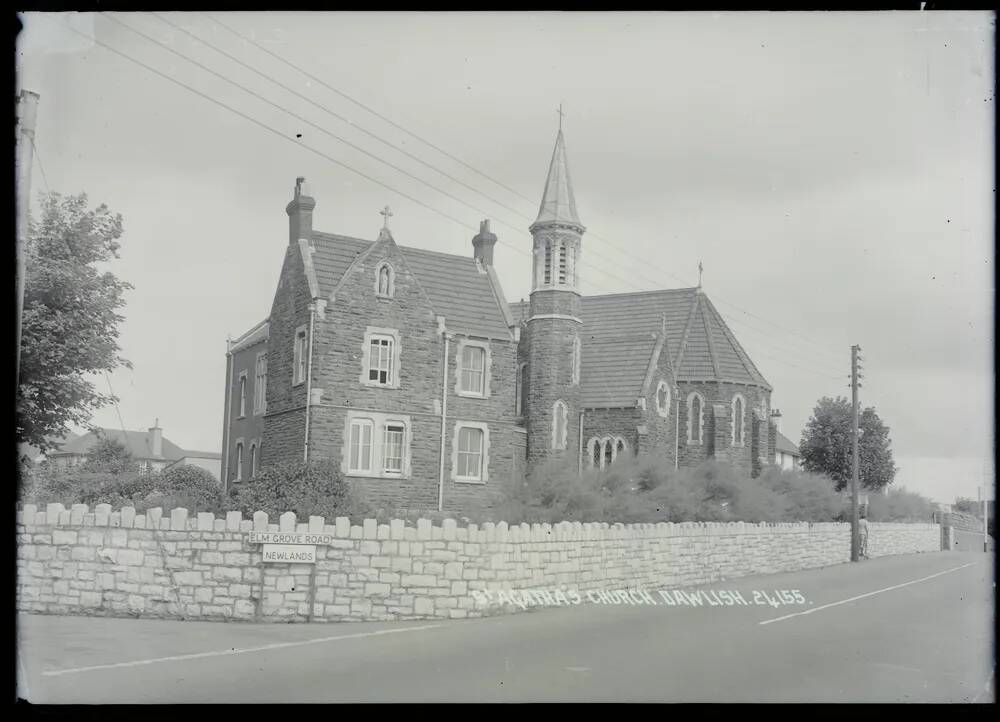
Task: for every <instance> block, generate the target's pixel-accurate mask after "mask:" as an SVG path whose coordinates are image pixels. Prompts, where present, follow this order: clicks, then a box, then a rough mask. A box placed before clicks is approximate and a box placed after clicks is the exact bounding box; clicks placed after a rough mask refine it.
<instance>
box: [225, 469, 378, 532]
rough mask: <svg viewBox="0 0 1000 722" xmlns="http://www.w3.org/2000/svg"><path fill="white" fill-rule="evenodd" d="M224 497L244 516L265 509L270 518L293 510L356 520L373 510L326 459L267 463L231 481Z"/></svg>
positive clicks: (304, 516) (300, 516) (303, 516)
mask: <svg viewBox="0 0 1000 722" xmlns="http://www.w3.org/2000/svg"><path fill="white" fill-rule="evenodd" d="M227 501H228V506H230V507H235V508H236V509H239V510H240V511H242V512H243V514H244V515H246V516H249V515H251V514H253V513H254V512H255V511H265V512H267V514H268V516H269V517H271V518H272V519H276V518H277V516H278V515H280V514H283V513H284V512H287V511H293V512H295V515H296V517H297V518H298V519H299V520H305V519H307V518H308V517H309V516H322V517H325V518H326V519H328V520H330V519H334V518H335V517H338V516H346V517H350V518H351V519H352V520H356V519H360V518H364V517H366V516H368V517H370V516H372V515H373V514H374V511H375V510H374V509H373V508H372V507H371V505H369V504H368V503H367V502H365V500H364V499H363V497H362V495H361V494H360V493H359V492H358V491H357V490H355V489H354V488H352V487H351V485H350V484H348V483H347V482H346V481H345V480H344V478H343V475H342V474H341V471H340V466H339V465H338V464H336V463H334V462H333V461H332V460H328V459H326V460H320V461H313V462H309V463H302V462H299V463H295V464H281V465H276V466H271V467H268V468H266V469H264V470H263V471H261V472H260V473H259V474H258V475H257V476H256V477H255V478H253V479H251V480H248V481H245V482H241V483H239V484H234V485H232V487H231V488H230V494H229V499H228V500H227Z"/></svg>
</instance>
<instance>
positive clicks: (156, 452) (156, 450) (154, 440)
mask: <svg viewBox="0 0 1000 722" xmlns="http://www.w3.org/2000/svg"><path fill="white" fill-rule="evenodd" d="M148 438H149V451H150V453H151V454H152V455H153V456H162V455H163V429H161V428H160V420H159V419H157V420H156V421H155V422H154V424H153V427H152V428H151V429H150V430H149V437H148Z"/></svg>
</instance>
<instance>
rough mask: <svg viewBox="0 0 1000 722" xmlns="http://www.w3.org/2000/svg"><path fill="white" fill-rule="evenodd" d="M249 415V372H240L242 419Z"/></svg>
mask: <svg viewBox="0 0 1000 722" xmlns="http://www.w3.org/2000/svg"><path fill="white" fill-rule="evenodd" d="M246 415H247V372H246V371H241V372H240V418H241V419H242V418H243V417H244V416H246Z"/></svg>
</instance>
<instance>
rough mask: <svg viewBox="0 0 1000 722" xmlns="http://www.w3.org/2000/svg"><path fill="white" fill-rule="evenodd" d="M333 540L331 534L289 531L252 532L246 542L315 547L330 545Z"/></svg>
mask: <svg viewBox="0 0 1000 722" xmlns="http://www.w3.org/2000/svg"><path fill="white" fill-rule="evenodd" d="M333 540H334V536H333V534H317V533H314V532H290V531H252V532H250V534H249V536H248V537H247V541H248V542H250V543H251V544H306V545H311V546H316V545H317V544H323V545H329V544H332V543H333Z"/></svg>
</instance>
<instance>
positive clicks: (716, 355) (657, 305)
mask: <svg viewBox="0 0 1000 722" xmlns="http://www.w3.org/2000/svg"><path fill="white" fill-rule="evenodd" d="M580 301H581V302H580V316H581V320H582V321H583V328H582V329H581V340H582V341H583V348H582V350H583V353H582V359H581V362H582V366H581V370H580V383H581V387H582V388H581V391H582V398H581V401H582V403H583V405H584V406H586V407H589V408H596V407H606V406H632V405H633V404H634V403H635V401H636V399H637V398H638V397H639V392H640V389H641V387H642V382H643V377H644V374H645V372H646V368H647V367H646V366H642V367H641V369H640V364H639V363H638V360H637V358H638V357H639V356H641V355H642V353H644V352H645V351H646V349H647V347H648V349H649V352H650V353H651V351H652V347H653V344H654V339H655V337H656V335H657V334H658V333H659V332H660V330H661V329H665V331H666V343H665V345H664V351H665V352H666V353H668V354H669V358H670V362H671V363H672V365H673V367H674V369H675V371H676V373H677V380H678V381H724V382H731V383H740V384H750V385H756V386H762V387H764V388H766V389H768V390H770V388H771V386H770V384H768V382H767V381H766V380H765V379H764V377H763V375H761V373H760V371H759V370H758V369H757V367H756V366H755V365H754V364H753V361H751V360H750V357H749V356H748V355H747V353H746V351H744V350H743V347H742V346H741V345H740V343H739V341H737V340H736V337H735V336H734V335H733V333H732V331H730V330H729V327H728V326H727V325H726V322H725V321H724V320H723V318H722V316H721V315H720V314H719V312H718V311H717V310H716V309H715V306H714V305H712V302H711V301H710V300H709V299H708V297H707V296H706V295H705V294H704V293H703V292H702V291H701V289H698V288H680V289H670V290H662V291H644V292H639V293H618V294H609V295H604V296H584V297H583V298H581V300H580ZM526 306H527V303H513V304H511V307H510V308H511V313H512V314H513V316H514V318H516V319H520V318H521V317H522V314H523V315H526V314H527V308H526ZM645 360H646V362H647V363H648V362H649V360H650V358H649V356H648V355H647V356H646V359H645ZM591 369H593V371H591ZM584 379H587V381H586V383H585V382H584ZM633 389H634V390H633Z"/></svg>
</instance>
